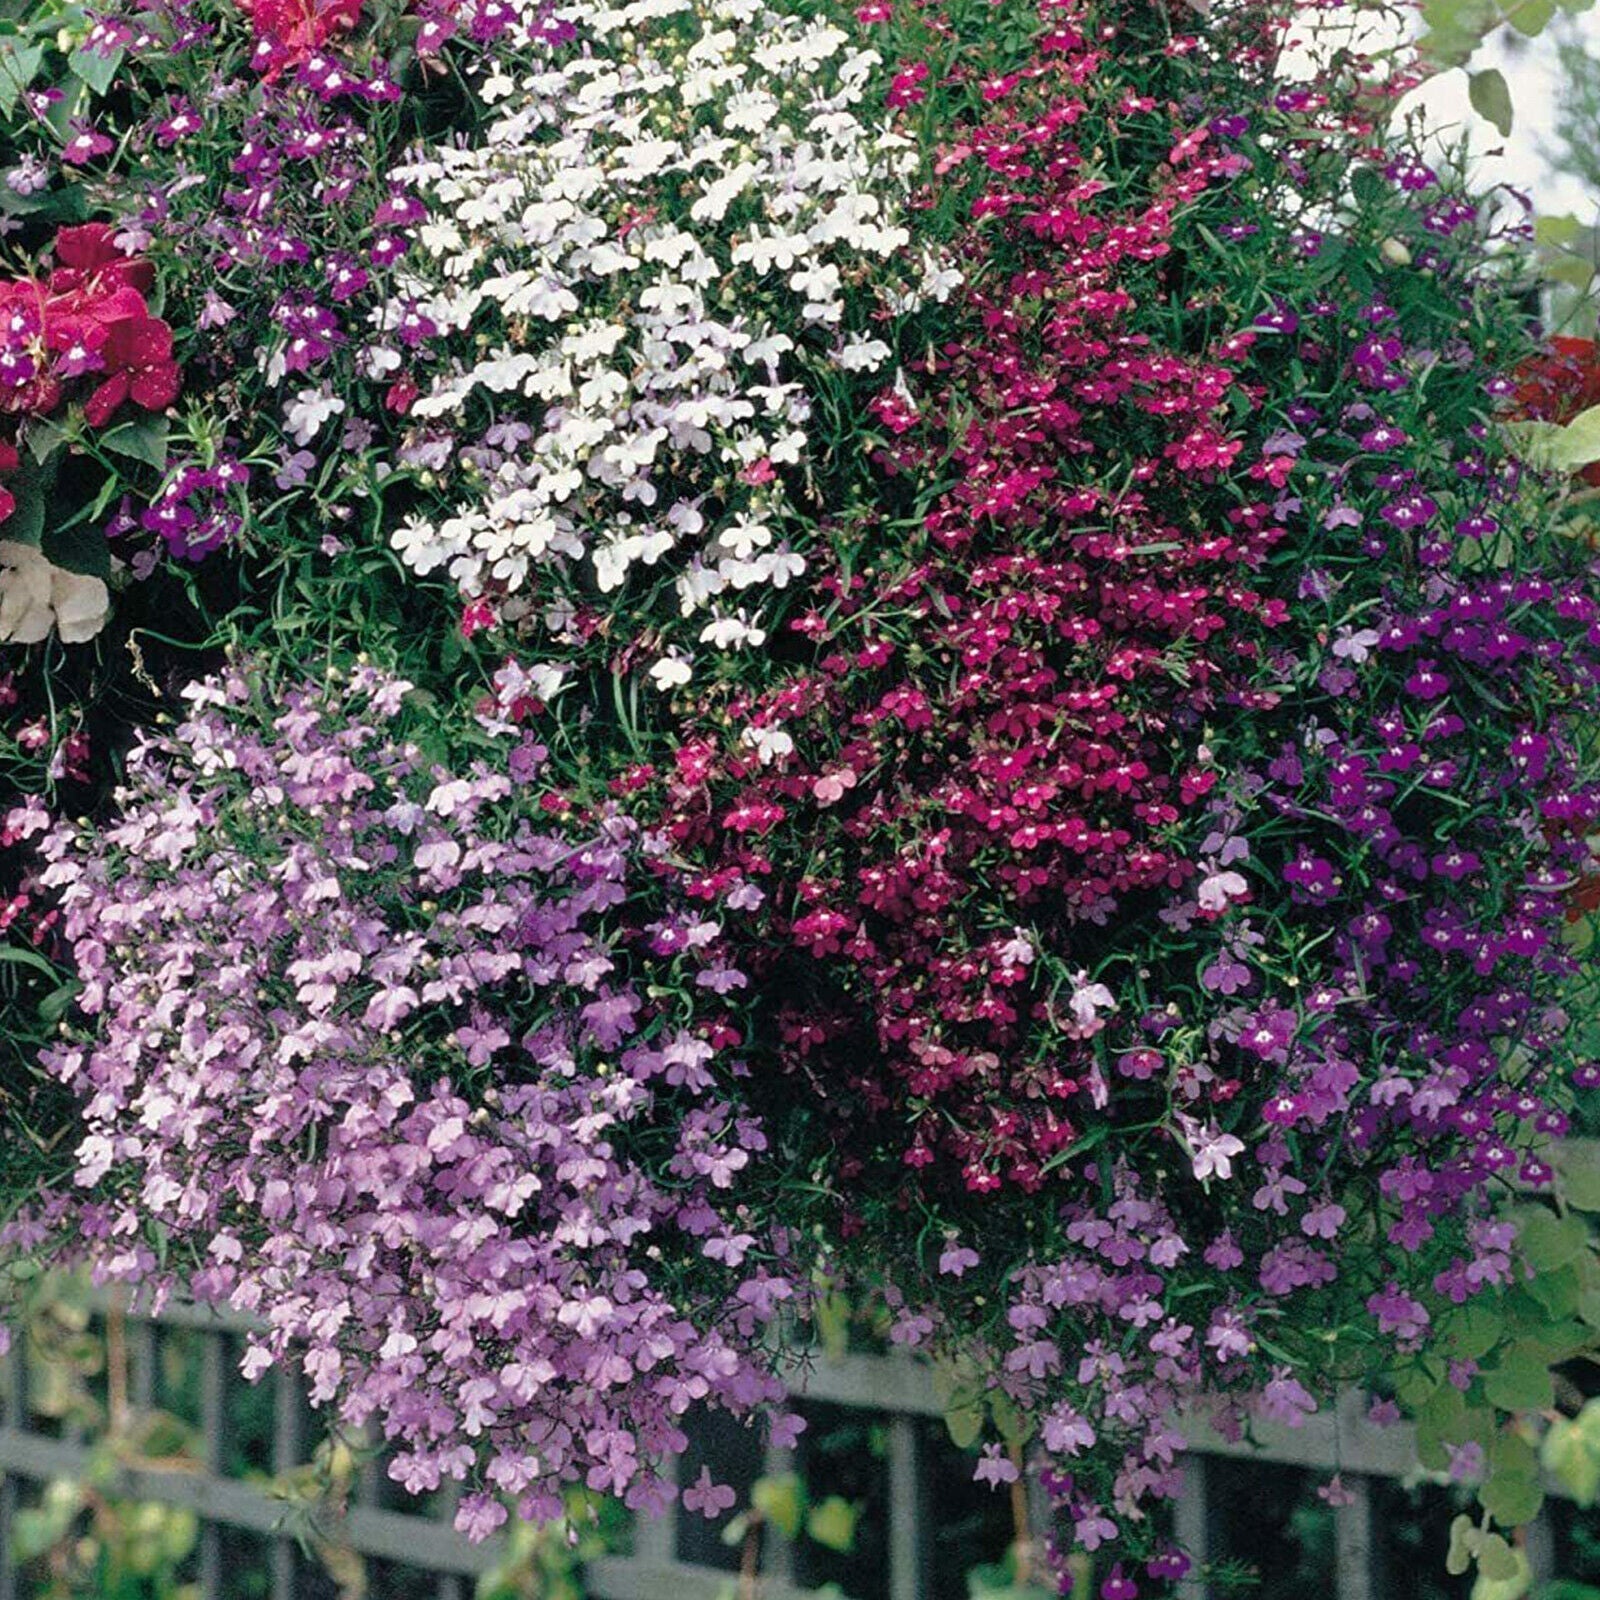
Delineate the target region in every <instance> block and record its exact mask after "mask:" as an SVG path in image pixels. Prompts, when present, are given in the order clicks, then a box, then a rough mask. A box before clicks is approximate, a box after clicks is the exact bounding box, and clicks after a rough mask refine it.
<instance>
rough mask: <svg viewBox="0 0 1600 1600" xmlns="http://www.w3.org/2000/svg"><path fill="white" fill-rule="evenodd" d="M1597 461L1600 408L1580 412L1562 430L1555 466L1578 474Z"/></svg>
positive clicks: (1599, 455)
mask: <svg viewBox="0 0 1600 1600" xmlns="http://www.w3.org/2000/svg"><path fill="white" fill-rule="evenodd" d="M1595 461H1600V406H1590V407H1589V409H1588V410H1587V411H1580V412H1579V413H1578V414H1577V416H1575V417H1574V418H1573V419H1572V421H1571V422H1569V423H1568V424H1567V425H1566V427H1564V428H1563V429H1562V430H1561V437H1560V438H1559V439H1558V440H1557V441H1556V448H1555V458H1554V462H1553V465H1555V466H1556V467H1558V468H1564V469H1565V470H1566V471H1568V472H1577V471H1579V470H1580V469H1581V468H1583V467H1587V466H1589V465H1590V464H1591V463H1592V462H1595Z"/></svg>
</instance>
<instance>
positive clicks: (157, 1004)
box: [40, 663, 795, 1535]
mask: <svg viewBox="0 0 1600 1600" xmlns="http://www.w3.org/2000/svg"><path fill="white" fill-rule="evenodd" d="M409 687H410V686H409V685H408V684H407V683H405V682H404V681H403V680H401V679H397V678H395V677H393V676H391V675H387V674H385V673H382V672H380V671H378V670H376V669H374V668H369V667H360V668H357V669H355V670H353V671H352V672H350V673H349V674H348V675H347V676H344V675H340V674H330V675H329V678H328V680H327V681H326V682H325V683H323V684H320V685H317V686H315V687H292V688H289V689H288V690H286V691H283V692H281V693H280V692H279V691H278V690H276V689H275V688H274V686H273V685H272V683H271V682H270V681H269V679H268V678H267V677H266V676H264V675H263V674H262V673H261V672H260V671H259V670H258V669H257V668H256V667H254V666H252V665H251V664H249V663H240V664H238V665H235V666H233V667H230V668H229V669H228V670H226V671H225V672H224V673H223V674H221V675H220V676H219V677H216V678H212V679H208V680H205V681H204V682H202V683H200V684H197V685H196V686H195V687H194V688H193V689H191V690H190V691H188V695H187V698H188V701H189V711H188V713H187V715H186V717H185V718H184V720H183V722H182V723H181V724H180V725H179V726H177V727H176V728H174V729H172V730H171V731H170V732H168V733H165V734H161V735H158V736H154V737H152V738H150V739H149V740H148V741H147V742H146V743H144V744H143V745H142V746H141V747H140V748H139V749H138V750H137V751H136V752H135V753H134V755H133V757H132V758H131V760H130V762H129V773H128V781H127V785H126V787H125V788H124V789H123V790H122V791H121V792H120V794H119V796H118V799H119V811H118V816H117V818H116V820H115V822H114V824H112V825H110V826H107V827H105V828H104V829H98V830H97V829H84V828H80V827H74V826H71V825H61V826H58V827H56V828H54V829H53V830H51V831H50V832H49V833H48V834H47V835H46V836H45V837H44V838H43V839H42V841H41V842H40V843H41V849H42V852H43V855H44V856H45V858H47V860H48V861H49V866H48V867H47V868H46V870H45V872H44V874H43V878H44V882H45V884H46V885H47V886H48V887H49V888H51V889H53V890H54V891H55V892H56V893H57V894H58V896H59V899H60V903H61V905H62V906H63V907H64V909H65V922H64V932H65V935H66V937H67V938H69V939H70V940H71V941H72V944H73V950H74V956H75V960H76V964H77V969H78V972H79V975H80V978H81V981H82V983H83V991H82V994H81V996H80V999H79V1005H80V1008H81V1011H82V1013H83V1014H84V1016H85V1018H87V1019H90V1020H91V1022H92V1023H93V1024H94V1028H93V1031H92V1032H91V1033H87V1034H82V1033H80V1034H78V1035H76V1036H74V1037H72V1038H71V1039H70V1040H69V1041H68V1042H64V1043H62V1044H60V1045H59V1046H57V1047H55V1048H53V1049H51V1050H50V1051H49V1052H48V1053H47V1056H46V1058H45V1059H46V1064H47V1066H48V1067H49V1068H50V1070H51V1071H53V1072H54V1073H56V1074H58V1075H59V1076H60V1077H61V1079H62V1080H63V1081H64V1082H66V1083H68V1084H70V1085H72V1086H73V1087H74V1088H75V1089H76V1090H77V1092H78V1093H79V1094H80V1095H81V1096H82V1098H83V1103H84V1113H85V1118H86V1133H85V1136H84V1138H83V1140H82V1142H81V1144H80V1146H79V1149H78V1156H77V1172H76V1180H77V1183H78V1185H79V1186H80V1188H81V1189H82V1191H83V1195H84V1199H83V1203H82V1205H81V1206H80V1207H79V1208H78V1209H77V1211H76V1213H75V1216H76V1221H77V1225H78V1226H80V1227H81V1229H82V1231H83V1235H84V1239H85V1243H86V1245H87V1247H88V1249H89V1250H90V1251H91V1252H92V1254H93V1256H94V1258H95V1261H96V1264H97V1267H98V1269H99V1271H100V1272H101V1273H102V1274H103V1275H104V1276H106V1277H107V1278H110V1279H114V1280H115V1279H125V1280H127V1281H130V1282H134V1283H150V1282H157V1283H160V1284H161V1285H163V1287H164V1288H165V1287H166V1286H181V1287H183V1288H184V1289H186V1290H187V1291H188V1292H190V1293H192V1294H193V1295H195V1296H197V1297H199V1298H200V1299H202V1300H206V1301H211V1302H214V1303H218V1304H224V1303H225V1304H228V1305H231V1306H232V1307H233V1308H234V1309H236V1310H239V1311H245V1312H249V1313H252V1314H254V1315H256V1316H258V1317H259V1318H260V1319H261V1320H262V1322H263V1323H264V1325H265V1327H264V1331H263V1332H261V1333H259V1334H257V1335H255V1336H253V1337H252V1338H251V1341H250V1345H249V1349H248V1352H247V1354H246V1356H245V1359H244V1367H245V1371H246V1373H247V1374H248V1375H255V1374H258V1373H260V1372H261V1371H263V1370H264V1369H265V1368H266V1367H267V1366H268V1365H269V1364H271V1363H272V1362H273V1361H274V1360H276V1359H279V1358H282V1357H284V1356H285V1355H287V1354H289V1353H291V1352H292V1353H293V1355H294V1356H295V1357H296V1359H298V1360H299V1362H300V1364H301V1365H302V1366H303V1368H304V1370H305V1373H306V1375H307V1377H308V1378H309V1380H310V1383H311V1398H312V1399H313V1401H314V1402H319V1403H320V1402H323V1401H329V1400H332V1399H334V1398H335V1397H337V1399H338V1411H339V1415H340V1417H341V1418H342V1419H343V1420H344V1421H345V1422H346V1423H348V1424H351V1425H357V1424H361V1423H364V1422H368V1421H369V1420H370V1421H371V1422H373V1423H374V1424H376V1425H377V1426H378V1428H379V1429H380V1430H381V1432H382V1434H383V1436H384V1437H385V1438H387V1439H388V1440H390V1441H391V1442H392V1443H393V1445H394V1446H395V1448H396V1454H395V1455H394V1457H393V1463H392V1466H391V1468H390V1471H391V1475H392V1476H393V1477H395V1478H396V1479H397V1480H398V1481H399V1482H400V1483H402V1484H403V1485H404V1486H405V1487H406V1488H407V1489H408V1490H410V1491H412V1492H421V1491H424V1490H428V1489H433V1488H436V1487H437V1486H438V1485H439V1484H440V1483H441V1481H443V1480H447V1479H453V1480H461V1479H463V1478H467V1477H469V1476H471V1477H472V1479H473V1481H474V1482H475V1483H477V1484H479V1485H480V1487H479V1488H478V1489H477V1490H476V1491H475V1492H472V1493H469V1494H468V1495H466V1496H465V1498H463V1500H462V1501H461V1507H460V1512H459V1515H458V1519H457V1521H458V1525H459V1526H460V1527H462V1528H463V1529H464V1530H466V1531H467V1532H469V1533H472V1534H475V1535H481V1534H483V1533H485V1532H487V1531H489V1530H490V1529H492V1528H493V1527H494V1526H496V1525H497V1524H498V1523H499V1522H501V1521H503V1520H504V1519H505V1516H506V1507H505V1499H509V1500H510V1501H511V1502H513V1503H515V1505H516V1506H517V1508H518V1510H519V1512H520V1514H521V1515H523V1516H526V1517H551V1516H555V1515H557V1514H559V1512H560V1509H561V1504H562V1501H561V1495H562V1492H563V1490H564V1488H565V1487H566V1486H567V1485H569V1484H572V1483H575V1482H581V1483H584V1484H587V1485H588V1486H589V1487H590V1488H592V1489H597V1490H605V1491H610V1492H614V1493H616V1494H619V1495H625V1496H626V1497H627V1498H628V1500H629V1502H630V1503H631V1504H634V1505H653V1504H657V1503H659V1501H660V1499H661V1496H662V1495H663V1494H664V1493H666V1492H667V1490H666V1488H665V1486H664V1484H663V1483H662V1481H661V1479H660V1477H659V1476H658V1473H657V1467H658V1462H659V1458H660V1457H661V1456H662V1455H663V1454H665V1453H668V1452H671V1451H674V1450H678V1449H681V1448H682V1447H683V1444H684V1439H683V1435H682V1432H681V1424H682V1419H683V1417H684V1415H685V1413H686V1412H687V1411H688V1410H689V1408H690V1407H691V1406H694V1405H697V1404H701V1403H707V1404H714V1405H720V1406H724V1407H726V1408H728V1409H730V1410H733V1411H735V1412H738V1413H741V1414H743V1413H747V1412H749V1411H751V1410H752V1409H753V1408H755V1407H757V1406H764V1407H768V1408H770V1407H771V1406H773V1405H774V1404H776V1403H778V1402H779V1401H780V1400H781V1396H782V1390H781V1387H780V1386H779V1385H778V1383H777V1382H776V1381H775V1380H774V1378H773V1377H772V1376H771V1374H770V1371H769V1364H768V1361H767V1360H766V1359H765V1358H764V1357H763V1355H762V1354H761V1352H760V1346H761V1344H762V1341H763V1339H764V1338H765V1337H766V1335H767V1334H768V1332H769V1330H770V1329H771V1327H772V1324H773V1322H774V1320H775V1319H776V1318H777V1317H779V1316H780V1315H781V1314H782V1313H783V1312H784V1311H785V1309H786V1308H787V1306H788V1305H789V1302H790V1301H791V1300H792V1299H793V1297H794V1293H795V1289H794V1284H793V1282H792V1281H791V1274H790V1272H789V1270H788V1268H787V1266H786V1264H785V1261H784V1259H783V1247H784V1240H783V1237H782V1234H781V1231H774V1230H772V1229H770V1228H768V1227H766V1226H764V1225H763V1222H762V1220H761V1218H762V1216H764V1215H765V1212H764V1210H763V1209H762V1208H757V1209H756V1210H755V1211H752V1210H750V1209H749V1208H748V1207H747V1201H748V1200H749V1199H750V1196H751V1193H752V1190H751V1186H750V1184H749V1181H748V1180H749V1173H750V1169H751V1165H752V1163H753V1162H754V1161H755V1160H757V1159H758V1158H759V1156H760V1155H761V1153H762V1152H763V1151H764V1150H765V1149H766V1138H765V1135H764V1133H763V1131H762V1129H761V1127H760V1125H759V1124H758V1123H757V1122H756V1121H755V1120H754V1119H753V1118H752V1117H751V1116H750V1115H749V1114H748V1113H747V1112H746V1111H745V1110H744V1109H743V1108H742V1107H741V1105H740V1104H739V1103H738V1101H737V1099H735V1098H732V1097H730V1095H729V1093H728V1092H727V1089H726V1085H727V1084H728V1083H729V1082H730V1081H733V1080H735V1079H736V1077H737V1071H738V1069H737V1066H736V1064H735V1063H733V1062H731V1061H729V1060H728V1059H727V1049H726V1044H725V1040H724V1038H723V1037H722V1036H720V1035H718V1034H717V1033H716V1032H715V1030H714V1029H712V1028H710V1027H709V1025H708V1022H707V1019H706V1018H705V1017H703V1016H702V1017H696V1018H691V1019H684V1018H683V1017H681V1016H678V1015H674V1014H673V1012H672V1011H671V1009H670V1008H664V1007H663V1006H661V1005H660V1004H659V1003H658V1001H657V999H656V998H654V996H655V995H656V994H657V993H658V992H659V989H658V984H660V983H661V982H668V983H671V982H673V981H674V980H676V981H677V982H679V983H682V984H684V985H685V986H688V987H690V988H691V989H692V987H693V985H694V983H695V982H696V981H697V980H703V979H706V978H707V977H708V976H711V975H713V974H714V975H715V981H716V982H717V983H721V984H725V983H728V982H730V981H738V980H737V975H736V974H733V973H731V972H729V971H728V969H727V968H726V966H725V965H723V964H722V962H721V958H720V956H719V944H720V940H719V923H718V921H717V918H716V917H715V916H713V915H711V914H709V913H708V912H707V911H706V910H703V909H693V910H686V911H684V912H682V913H680V914H677V915H666V916H658V917H657V918H656V919H655V920H654V921H653V922H652V923H651V925H650V926H649V927H648V928H643V927H641V928H639V929H636V930H634V931H633V932H632V934H631V935H629V936H627V937H624V936H623V934H621V933H618V932H616V931H614V930H615V929H616V928H617V927H618V926H619V922H618V909H619V908H620V907H623V906H625V904H626V902H627V901H628V899H629V896H630V894H631V893H632V892H633V889H634V883H635V880H636V878H637V877H638V876H639V874H640V873H641V871H643V870H644V864H645V863H646V862H647V861H648V858H649V856H650V855H651V852H652V849H653V846H652V842H651V840H650V839H649V838H648V836H646V835H645V834H643V833H642V832H641V830H640V829H639V827H638V825H637V824H636V823H633V822H631V821H629V820H628V819H627V818H625V817H622V816H619V815H611V814H605V813H597V814H595V815H592V816H590V817H587V818H585V819H583V822H582V824H581V825H579V826H574V827H571V828H569V829H568V830H566V831H562V830H559V829H556V828H546V827H541V826H539V825H537V824H536V823H535V822H534V821H533V820H531V819H530V818H529V817H528V816H527V815H526V814H525V813H524V812H523V811H522V808H521V807H520V806H519V803H518V802H519V799H520V798H521V797H522V796H523V795H525V794H526V793H527V792H528V785H530V784H531V783H533V782H534V781H535V780H536V778H537V776H538V774H539V773H540V770H541V768H542V766H543V764H544V762H545V760H546V752H545V750H544V749H543V747H542V746H540V745H539V744H538V743H536V742H535V741H534V740H533V739H532V738H531V737H529V736H525V735H513V734H512V733H511V732H510V730H509V728H508V727H507V725H506V724H504V723H503V722H499V721H497V720H493V719H491V720H490V721H489V728H488V731H487V732H486V733H484V736H483V737H480V738H479V739H478V740H476V741H475V743H476V745H477V747H478V748H479V750H480V751H481V753H480V754H479V755H478V757H477V758H476V759H474V760H472V761H470V762H460V763H457V764H455V765H444V764H440V763H436V762H434V761H432V760H430V759H429V758H428V757H427V756H426V755H425V754H424V752H423V750H422V749H421V748H419V746H418V745H417V744H415V743H413V742H411V741H410V740H408V739H407V738H406V737H405V736H404V734H403V732H402V725H403V724H404V723H405V722H406V721H407V720H409V719H408V715H407V712H406V709H405V705H404V701H405V696H406V693H407V690H408V688H409ZM480 732H483V730H480ZM608 929H609V930H613V931H608ZM102 1196H103V1198H102ZM480 1473H481V1476H480ZM502 1497H504V1498H502Z"/></svg>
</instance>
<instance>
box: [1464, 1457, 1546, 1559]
mask: <svg viewBox="0 0 1600 1600" xmlns="http://www.w3.org/2000/svg"><path fill="white" fill-rule="evenodd" d="M1478 1500H1479V1502H1480V1503H1481V1504H1482V1506H1483V1509H1484V1510H1485V1511H1487V1512H1488V1513H1489V1515H1490V1516H1491V1517H1493V1518H1494V1520H1495V1521H1496V1522H1498V1523H1500V1524H1501V1525H1502V1526H1504V1527H1508V1528H1509V1527H1517V1526H1519V1525H1520V1524H1522V1523H1524V1522H1531V1521H1532V1520H1533V1518H1534V1517H1536V1516H1537V1515H1538V1514H1539V1507H1540V1506H1541V1505H1543V1504H1544V1490H1543V1489H1541V1488H1540V1487H1539V1457H1538V1455H1537V1454H1536V1453H1535V1451H1534V1448H1533V1446H1532V1445H1531V1444H1529V1443H1528V1441H1527V1440H1526V1439H1524V1438H1522V1437H1521V1435H1520V1434H1515V1433H1503V1434H1501V1435H1500V1437H1499V1438H1498V1439H1496V1440H1495V1441H1494V1444H1493V1445H1492V1446H1491V1447H1490V1450H1489V1476H1488V1477H1487V1478H1486V1479H1485V1480H1484V1482H1483V1483H1482V1485H1480V1487H1479V1489H1478ZM1495 1537H1498V1535H1493V1534H1491V1535H1490V1536H1489V1537H1488V1538H1486V1539H1485V1540H1484V1542H1483V1545H1482V1546H1481V1547H1480V1549H1479V1552H1478V1559H1479V1561H1480V1562H1481V1561H1482V1560H1483V1557H1484V1554H1485V1552H1486V1551H1487V1550H1488V1548H1489V1540H1490V1539H1492V1538H1495Z"/></svg>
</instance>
